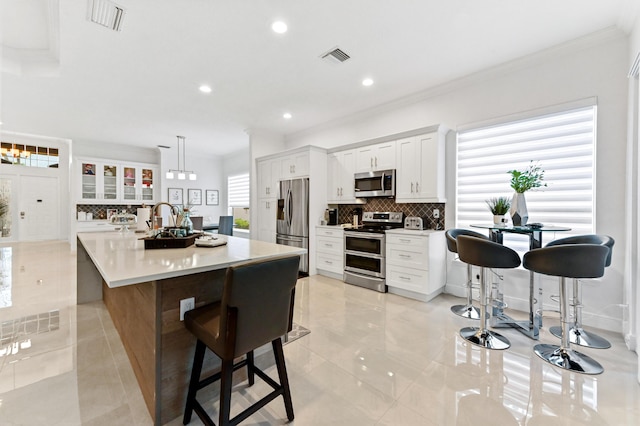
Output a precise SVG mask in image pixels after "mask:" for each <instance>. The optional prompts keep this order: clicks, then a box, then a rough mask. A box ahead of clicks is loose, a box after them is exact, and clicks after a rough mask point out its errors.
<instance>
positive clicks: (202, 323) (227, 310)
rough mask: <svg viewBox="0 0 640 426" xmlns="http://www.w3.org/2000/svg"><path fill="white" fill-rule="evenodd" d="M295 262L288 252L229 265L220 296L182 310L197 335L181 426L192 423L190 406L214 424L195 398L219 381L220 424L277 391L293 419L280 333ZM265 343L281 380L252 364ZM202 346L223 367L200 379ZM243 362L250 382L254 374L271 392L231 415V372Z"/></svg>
mask: <svg viewBox="0 0 640 426" xmlns="http://www.w3.org/2000/svg"><path fill="white" fill-rule="evenodd" d="M299 264H300V257H299V256H287V257H280V258H276V259H266V260H260V261H255V262H247V263H243V264H239V265H235V266H231V267H229V268H228V269H227V275H226V277H225V283H224V290H223V293H222V300H221V301H220V302H216V303H212V304H209V305H205V306H202V307H200V308H197V309H194V310H192V311H188V312H186V313H185V316H184V324H185V327H186V328H187V330H189V331H190V332H191V333H193V335H194V336H195V337H196V338H197V339H198V342H197V344H196V350H195V355H194V358H193V367H192V371H191V381H190V383H189V391H188V393H187V402H186V405H185V409H184V418H183V423H184V424H185V425H186V424H188V423H189V422H190V421H191V414H192V412H193V411H194V410H195V412H196V414H197V415H198V417H200V420H202V422H203V423H204V424H206V425H213V424H214V423H213V421H212V420H211V418H210V417H209V416H208V415H207V413H206V411H205V410H204V408H203V407H202V405H200V403H199V402H198V401H197V400H196V394H197V392H198V390H200V389H202V388H204V387H205V386H208V385H210V384H212V383H214V382H216V381H217V380H221V383H220V410H219V423H218V424H219V425H220V426H228V425H237V424H238V423H240V422H241V421H243V420H244V419H246V418H247V417H249V416H250V415H252V414H253V413H255V412H256V411H258V410H259V409H260V408H262V407H264V406H265V405H267V404H268V403H269V402H271V401H272V400H273V399H275V398H277V397H278V396H281V395H282V397H283V399H284V406H285V410H286V413H287V418H288V419H289V420H290V421H291V420H293V404H292V402H291V391H290V389H289V379H288V378H287V369H286V366H285V361H284V352H283V350H282V341H281V340H280V337H281V336H283V335H285V334H286V333H287V332H288V331H289V329H290V322H289V319H290V311H291V307H292V305H293V294H294V293H293V292H294V289H295V285H296V282H297V280H298V265H299ZM267 343H271V346H272V347H273V353H274V356H275V360H276V368H277V370H278V377H279V380H280V383H277V382H276V381H275V380H273V379H272V378H271V377H269V376H268V375H267V374H266V373H264V372H263V371H262V370H260V369H258V368H257V367H256V366H255V365H254V360H253V351H254V350H255V349H257V348H259V347H261V346H263V345H265V344H267ZM206 348H209V349H210V350H211V351H212V352H214V353H215V354H216V355H217V356H218V357H219V358H220V359H221V360H222V366H221V370H220V371H219V372H217V373H215V374H213V375H211V376H209V377H207V378H205V379H202V380H201V379H200V373H201V372H202V362H203V360H204V355H205V351H206ZM243 355H246V358H245V359H243V360H242V361H239V362H237V363H235V364H234V359H236V358H239V357H242V356H243ZM244 366H246V367H247V376H248V379H249V386H252V385H253V384H254V381H255V375H256V374H257V375H258V376H259V377H260V378H261V379H263V380H264V381H265V382H266V383H267V384H269V385H270V386H271V387H272V388H273V391H272V392H271V393H269V394H268V395H266V396H265V397H263V398H262V399H260V400H259V401H257V402H255V403H254V404H253V405H251V406H250V407H249V408H247V409H245V410H244V411H243V412H241V413H240V414H238V415H237V416H236V417H234V418H233V419H230V413H229V411H230V408H231V385H232V375H233V372H234V371H235V370H237V369H239V368H241V367H244Z"/></svg>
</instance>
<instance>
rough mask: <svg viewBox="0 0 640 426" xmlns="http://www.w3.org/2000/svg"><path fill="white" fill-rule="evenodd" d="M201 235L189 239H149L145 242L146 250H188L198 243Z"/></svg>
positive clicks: (191, 236)
mask: <svg viewBox="0 0 640 426" xmlns="http://www.w3.org/2000/svg"><path fill="white" fill-rule="evenodd" d="M199 236H200V234H193V235H189V236H188V237H175V238H171V237H169V238H167V237H158V238H154V237H147V238H141V239H143V240H144V248H145V249H164V248H187V247H189V246H192V245H193V244H194V243H195V242H196V238H198V237H199Z"/></svg>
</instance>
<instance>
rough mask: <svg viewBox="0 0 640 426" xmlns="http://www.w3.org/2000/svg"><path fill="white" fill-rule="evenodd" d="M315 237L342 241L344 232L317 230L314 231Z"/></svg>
mask: <svg viewBox="0 0 640 426" xmlns="http://www.w3.org/2000/svg"><path fill="white" fill-rule="evenodd" d="M316 235H317V236H318V238H320V237H321V236H324V237H337V238H340V239H342V238H343V237H344V231H343V230H342V228H340V229H329V228H318V229H316Z"/></svg>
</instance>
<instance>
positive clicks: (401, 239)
mask: <svg viewBox="0 0 640 426" xmlns="http://www.w3.org/2000/svg"><path fill="white" fill-rule="evenodd" d="M400 241H402V242H403V243H410V242H411V240H408V239H406V238H400Z"/></svg>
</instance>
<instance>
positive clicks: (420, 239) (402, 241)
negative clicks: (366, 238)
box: [387, 234, 429, 251]
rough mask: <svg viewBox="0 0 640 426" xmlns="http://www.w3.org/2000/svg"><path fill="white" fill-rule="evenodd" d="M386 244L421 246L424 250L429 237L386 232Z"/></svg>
mask: <svg viewBox="0 0 640 426" xmlns="http://www.w3.org/2000/svg"><path fill="white" fill-rule="evenodd" d="M387 244H399V245H403V246H406V247H423V248H424V250H425V251H426V248H427V245H428V244H429V237H424V236H421V235H410V234H406V235H405V234H403V235H399V234H387Z"/></svg>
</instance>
